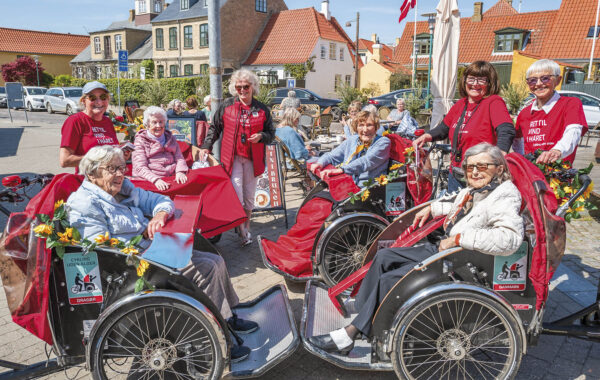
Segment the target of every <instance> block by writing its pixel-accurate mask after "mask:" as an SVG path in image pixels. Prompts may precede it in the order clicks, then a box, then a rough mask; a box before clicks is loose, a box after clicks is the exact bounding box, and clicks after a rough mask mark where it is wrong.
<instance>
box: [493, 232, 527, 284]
mask: <svg viewBox="0 0 600 380" xmlns="http://www.w3.org/2000/svg"><path fill="white" fill-rule="evenodd" d="M526 282H527V243H525V242H523V244H521V246H520V247H519V249H518V250H517V252H515V253H513V254H512V255H510V256H495V257H494V290H497V291H501V292H510V291H518V290H525V285H526Z"/></svg>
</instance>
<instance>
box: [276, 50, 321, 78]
mask: <svg viewBox="0 0 600 380" xmlns="http://www.w3.org/2000/svg"><path fill="white" fill-rule="evenodd" d="M314 60H315V56H314V55H313V56H312V57H310V58H309V59H307V60H306V62H304V63H286V64H284V65H283V69H284V70H285V71H287V72H288V73H290V75H291V76H292V78H295V79H296V80H301V79H304V78H306V74H308V73H309V72H310V71H312V70H313V68H314V67H315V64H314V62H313V61H314Z"/></svg>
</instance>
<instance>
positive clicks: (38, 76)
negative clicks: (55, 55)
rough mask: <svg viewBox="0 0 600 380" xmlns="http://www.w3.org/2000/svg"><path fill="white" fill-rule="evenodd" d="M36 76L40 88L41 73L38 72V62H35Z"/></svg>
mask: <svg viewBox="0 0 600 380" xmlns="http://www.w3.org/2000/svg"><path fill="white" fill-rule="evenodd" d="M35 75H36V76H37V84H38V87H40V71H39V70H38V62H37V61H35Z"/></svg>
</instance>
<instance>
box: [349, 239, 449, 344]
mask: <svg viewBox="0 0 600 380" xmlns="http://www.w3.org/2000/svg"><path fill="white" fill-rule="evenodd" d="M437 252H438V247H437V245H435V244H432V243H430V242H424V243H422V244H419V245H418V246H413V247H402V248H386V249H382V250H380V251H378V252H377V254H376V255H375V258H374V259H373V264H372V265H371V268H369V271H368V272H367V275H366V276H365V278H364V279H363V281H362V285H361V286H360V289H359V290H358V293H357V294H356V299H355V302H356V304H355V305H356V308H357V310H359V312H358V315H357V316H356V317H355V318H354V320H353V321H352V325H353V326H354V327H356V328H357V329H358V330H359V331H360V332H362V333H363V334H364V335H367V336H370V334H371V327H372V320H373V317H374V316H375V311H377V308H378V307H379V304H380V303H381V301H383V299H384V298H385V296H386V294H387V293H388V292H389V291H390V290H391V289H392V288H393V287H394V285H396V283H397V282H398V281H399V280H400V279H401V278H402V277H404V276H405V275H406V274H407V273H408V272H410V270H411V269H412V268H413V267H414V266H415V265H416V264H417V263H419V262H421V261H423V260H425V259H426V258H428V257H429V256H432V255H434V254H436V253H437Z"/></svg>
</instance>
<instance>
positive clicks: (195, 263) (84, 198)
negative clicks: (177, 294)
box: [67, 145, 258, 361]
mask: <svg viewBox="0 0 600 380" xmlns="http://www.w3.org/2000/svg"><path fill="white" fill-rule="evenodd" d="M125 170H126V166H125V159H124V157H123V152H122V151H121V149H119V148H116V147H113V146H110V145H100V146H96V147H94V148H92V149H90V150H89V151H88V152H87V153H86V154H85V156H83V158H82V159H81V162H80V164H79V172H80V173H82V174H84V175H85V177H86V178H85V180H84V181H83V183H82V184H81V186H80V187H79V189H77V191H75V192H74V193H73V194H71V195H70V196H69V199H68V200H67V212H68V217H69V223H70V224H71V226H72V227H75V228H77V229H78V230H79V232H80V233H81V235H82V237H83V238H84V239H90V240H93V239H94V238H95V237H97V236H98V235H104V234H105V233H106V232H108V234H109V235H110V237H111V238H117V239H119V240H122V241H124V242H125V241H128V240H130V239H131V238H133V237H135V236H138V235H143V236H144V239H142V241H141V242H140V246H141V247H142V248H147V247H149V246H150V243H151V240H152V239H153V238H154V234H155V233H156V232H157V231H159V230H160V228H161V227H163V226H164V225H165V222H166V221H167V220H168V219H169V218H170V217H171V216H173V212H174V205H173V202H172V201H171V200H170V199H169V198H168V197H166V196H163V195H159V194H155V193H152V192H150V191H146V190H142V189H138V188H136V187H135V186H133V184H132V183H131V182H130V181H129V180H128V179H126V178H125V175H124V174H125ZM146 215H150V216H151V217H152V218H151V219H148V218H147V217H146ZM181 272H182V274H183V275H184V276H186V277H188V278H190V279H191V280H192V281H193V282H194V283H195V284H196V285H197V286H198V287H199V288H200V289H201V290H202V291H203V292H204V293H205V294H206V295H207V296H208V297H209V298H210V299H211V301H212V302H213V303H214V304H215V306H216V307H217V308H219V310H220V312H221V314H222V315H223V317H224V318H229V319H228V322H229V325H230V327H231V328H232V329H233V330H234V331H236V332H238V333H250V332H252V331H254V330H256V329H257V328H258V325H257V324H256V323H254V322H251V321H244V320H242V319H239V318H237V317H236V316H235V314H233V312H232V310H231V308H233V307H234V306H236V305H237V304H238V303H239V299H238V296H237V294H236V293H235V290H234V289H233V285H232V284H231V280H230V278H229V274H228V273H227V268H226V266H225V262H224V261H223V259H222V258H221V256H219V255H215V254H213V253H209V252H201V251H197V250H194V251H193V253H192V258H191V260H190V263H189V264H188V265H187V266H186V267H184V268H182V269H181ZM249 354H250V349H248V348H247V347H243V346H236V347H235V348H234V349H233V350H232V360H233V361H240V360H243V359H245V358H246V357H248V355H249Z"/></svg>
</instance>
